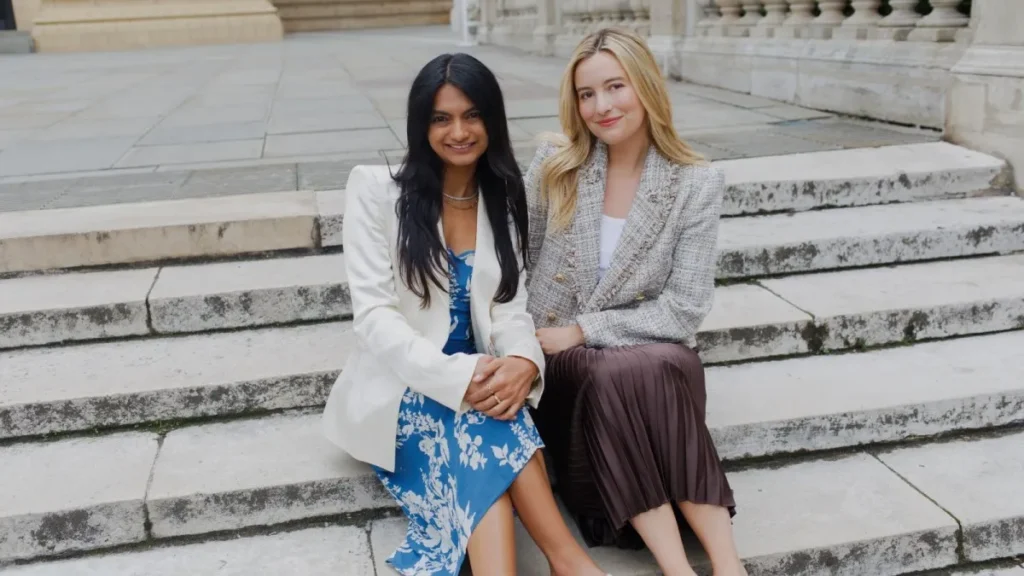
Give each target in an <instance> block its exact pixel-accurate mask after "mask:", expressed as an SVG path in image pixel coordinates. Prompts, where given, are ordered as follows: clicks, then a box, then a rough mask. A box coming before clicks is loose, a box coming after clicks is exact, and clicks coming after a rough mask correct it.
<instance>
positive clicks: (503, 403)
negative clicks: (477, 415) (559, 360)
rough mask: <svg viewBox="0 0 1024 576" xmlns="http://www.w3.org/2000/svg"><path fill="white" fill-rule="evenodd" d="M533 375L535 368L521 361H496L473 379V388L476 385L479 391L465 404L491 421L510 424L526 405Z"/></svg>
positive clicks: (513, 358)
mask: <svg viewBox="0 0 1024 576" xmlns="http://www.w3.org/2000/svg"><path fill="white" fill-rule="evenodd" d="M537 374H538V371H537V365H536V364H534V363H533V362H531V361H529V360H527V359H525V358H519V357H517V356H510V357H506V358H497V359H495V360H492V361H490V362H489V363H487V364H486V365H485V366H484V367H483V370H482V371H480V372H478V373H477V374H476V376H475V377H474V378H473V384H474V385H479V390H477V391H476V392H474V393H472V394H470V395H469V397H467V400H468V401H469V403H470V405H472V406H473V408H475V409H476V410H478V411H479V412H483V413H484V414H487V415H488V416H490V417H491V418H495V419H497V420H513V419H515V417H516V414H517V413H518V412H519V410H520V409H521V408H522V407H523V405H524V404H526V397H527V396H529V395H530V390H531V389H532V388H533V382H534V380H536V379H537Z"/></svg>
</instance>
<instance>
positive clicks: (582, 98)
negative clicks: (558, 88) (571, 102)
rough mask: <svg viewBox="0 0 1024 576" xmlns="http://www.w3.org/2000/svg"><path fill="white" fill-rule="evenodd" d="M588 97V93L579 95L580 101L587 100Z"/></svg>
mask: <svg viewBox="0 0 1024 576" xmlns="http://www.w3.org/2000/svg"><path fill="white" fill-rule="evenodd" d="M590 96H591V94H590V92H583V93H582V94H580V100H586V99H587V98H590Z"/></svg>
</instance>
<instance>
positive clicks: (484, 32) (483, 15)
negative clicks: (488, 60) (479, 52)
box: [476, 0, 497, 44]
mask: <svg viewBox="0 0 1024 576" xmlns="http://www.w3.org/2000/svg"><path fill="white" fill-rule="evenodd" d="M495 2H497V0H480V22H478V23H477V25H476V41H477V42H479V43H480V44H490V43H491V27H492V26H494V3H495Z"/></svg>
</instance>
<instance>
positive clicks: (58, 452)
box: [0, 433, 157, 561]
mask: <svg viewBox="0 0 1024 576" xmlns="http://www.w3.org/2000/svg"><path fill="white" fill-rule="evenodd" d="M156 452H157V438H156V435H155V434H141V433H130V434H118V435H114V436H106V437H102V438H78V439H72V440H63V441H60V442H53V443H42V444H19V445H14V446H7V447H2V448H0V471H2V473H0V561H3V560H16V559H23V558H32V557H37V556H48V555H53V554H59V553H62V552H68V551H73V550H92V549H96V548H106V547H110V546H116V545H118V544H129V543H133V542H140V541H142V540H144V539H145V538H146V533H145V529H144V528H143V524H144V522H145V520H146V518H145V511H144V509H143V508H144V499H145V496H146V484H147V482H148V480H149V472H150V470H151V468H152V466H153V460H154V457H155V456H156Z"/></svg>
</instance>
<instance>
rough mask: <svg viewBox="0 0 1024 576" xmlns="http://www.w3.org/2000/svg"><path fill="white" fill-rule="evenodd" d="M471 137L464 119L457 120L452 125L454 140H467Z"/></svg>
mask: <svg viewBox="0 0 1024 576" xmlns="http://www.w3.org/2000/svg"><path fill="white" fill-rule="evenodd" d="M468 136H469V132H468V131H467V130H466V124H465V123H464V122H463V121H462V119H457V120H455V122H454V123H453V124H452V138H454V139H455V140H465V139H466V137H468Z"/></svg>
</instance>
